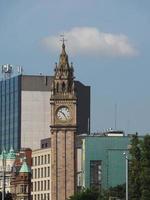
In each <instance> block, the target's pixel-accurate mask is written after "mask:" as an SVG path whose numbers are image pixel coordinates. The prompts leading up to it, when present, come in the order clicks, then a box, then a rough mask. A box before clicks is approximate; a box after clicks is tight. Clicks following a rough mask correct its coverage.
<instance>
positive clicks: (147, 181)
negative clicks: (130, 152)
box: [140, 135, 150, 200]
mask: <svg viewBox="0 0 150 200" xmlns="http://www.w3.org/2000/svg"><path fill="white" fill-rule="evenodd" d="M141 146H142V158H141V176H140V177H141V200H149V199H150V136H149V135H147V136H145V137H144V140H143V142H142V145H141Z"/></svg>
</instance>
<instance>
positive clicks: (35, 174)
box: [34, 169, 37, 178]
mask: <svg viewBox="0 0 150 200" xmlns="http://www.w3.org/2000/svg"><path fill="white" fill-rule="evenodd" d="M34 178H37V169H35V173H34Z"/></svg>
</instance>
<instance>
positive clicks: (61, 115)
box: [57, 106, 71, 122]
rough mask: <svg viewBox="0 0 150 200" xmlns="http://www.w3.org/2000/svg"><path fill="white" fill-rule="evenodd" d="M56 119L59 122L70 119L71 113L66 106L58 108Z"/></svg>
mask: <svg viewBox="0 0 150 200" xmlns="http://www.w3.org/2000/svg"><path fill="white" fill-rule="evenodd" d="M57 118H58V119H59V120H61V121H64V122H65V121H68V120H70V119H71V113H70V111H69V108H68V107H67V106H63V107H60V108H59V109H58V110H57Z"/></svg>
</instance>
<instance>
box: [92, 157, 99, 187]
mask: <svg viewBox="0 0 150 200" xmlns="http://www.w3.org/2000/svg"><path fill="white" fill-rule="evenodd" d="M101 176H102V162H101V160H91V161H90V187H94V188H97V189H100V187H101V179H102V177H101Z"/></svg>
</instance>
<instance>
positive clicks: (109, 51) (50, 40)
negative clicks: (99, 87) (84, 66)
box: [42, 27, 137, 57]
mask: <svg viewBox="0 0 150 200" xmlns="http://www.w3.org/2000/svg"><path fill="white" fill-rule="evenodd" d="M63 33H64V35H65V38H66V39H67V41H68V42H67V52H68V53H69V54H85V55H88V56H89V55H91V56H93V55H97V56H119V57H128V56H135V55H137V50H136V49H135V48H134V47H133V46H132V44H131V43H130V42H129V40H128V37H127V36H126V35H123V34H112V33H104V32H101V31H99V30H98V29H97V28H93V27H75V28H73V29H71V30H70V31H65V32H63ZM42 44H43V45H44V46H46V47H47V48H48V49H50V50H51V51H57V50H58V49H60V42H59V35H57V36H49V37H46V38H44V39H43V40H42Z"/></svg>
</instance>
